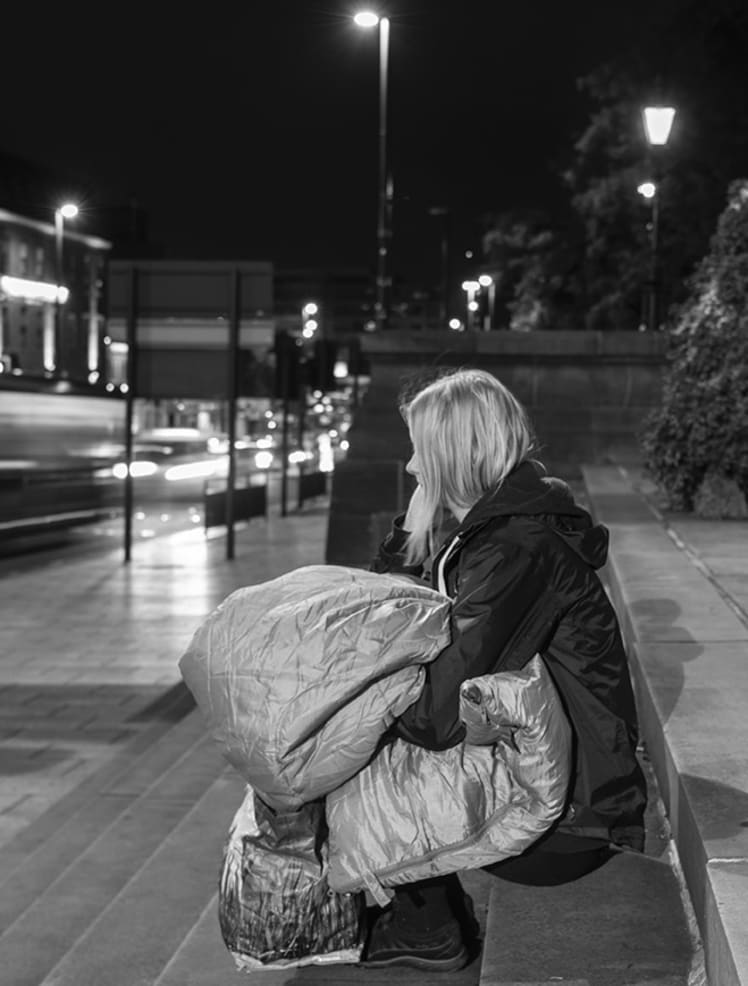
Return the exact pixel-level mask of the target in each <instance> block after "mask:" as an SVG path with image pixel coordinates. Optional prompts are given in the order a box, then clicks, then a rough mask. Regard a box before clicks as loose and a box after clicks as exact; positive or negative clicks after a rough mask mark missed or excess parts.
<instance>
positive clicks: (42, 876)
mask: <svg viewBox="0 0 748 986" xmlns="http://www.w3.org/2000/svg"><path fill="white" fill-rule="evenodd" d="M204 743H205V726H204V723H203V721H202V718H201V716H200V715H199V713H197V712H193V713H191V714H190V715H188V716H187V717H186V718H185V719H184V720H182V722H180V723H178V724H177V725H175V726H172V728H171V729H169V730H164V728H163V726H161V727H160V728H158V729H155V730H152V731H149V732H148V733H147V734H144V735H142V736H140V737H138V739H137V741H136V742H135V743H134V744H132V745H131V746H130V747H129V748H128V749H126V750H124V751H122V752H121V753H120V754H118V755H117V757H116V758H115V759H114V760H113V761H112V763H111V764H109V765H108V766H106V767H103V768H101V769H100V770H98V771H97V772H96V773H95V774H94V775H92V776H91V777H89V778H88V779H87V780H86V781H84V782H83V783H82V784H80V785H79V786H78V787H77V788H76V789H75V790H74V791H72V792H71V793H70V794H69V795H68V796H67V797H66V798H65V799H63V800H62V801H61V802H58V803H57V804H56V805H55V806H54V808H52V809H51V810H50V811H48V812H46V813H45V815H43V816H41V817H40V818H39V819H37V821H36V822H35V823H34V824H32V825H30V826H29V827H28V828H27V829H25V830H24V831H23V832H21V833H19V835H18V836H17V837H16V838H15V839H14V840H13V841H12V842H11V843H9V844H8V845H6V846H4V847H3V850H2V852H0V867H1V870H0V871H1V872H2V874H3V875H2V877H1V878H0V935H1V933H2V932H3V931H4V930H5V929H6V928H8V926H9V925H10V924H12V923H13V921H15V920H16V919H17V918H18V917H19V915H21V914H22V913H23V912H24V911H25V910H26V908H28V907H29V906H30V905H31V904H32V903H33V901H34V900H35V899H36V898H37V897H39V896H40V895H41V894H42V893H43V892H44V891H45V890H46V889H47V888H48V887H49V886H50V885H51V884H52V883H53V882H54V881H55V880H56V879H57V878H58V877H59V876H60V875H61V874H62V873H63V872H64V871H65V870H66V869H67V867H68V866H70V865H71V864H72V863H73V862H74V860H75V859H77V858H78V856H79V855H80V854H81V853H82V852H84V851H85V850H86V849H87V848H88V847H89V846H91V845H92V843H93V842H95V840H96V839H97V838H98V837H99V836H100V835H101V834H102V832H104V831H105V830H106V829H107V828H108V827H109V826H110V825H112V824H113V823H114V821H115V820H116V819H117V818H118V817H119V816H120V815H122V814H123V813H124V812H126V811H127V810H128V809H129V808H130V806H131V805H132V803H133V802H134V801H135V800H137V799H138V798H139V797H141V796H142V795H144V794H145V793H146V792H148V791H149V789H151V787H152V786H154V785H155V786H156V791H157V788H158V784H159V783H160V782H161V780H162V778H163V777H164V775H165V774H166V773H167V772H168V771H169V770H170V769H171V767H172V766H173V765H174V764H175V763H177V762H178V761H179V760H180V759H184V758H185V755H186V751H191V750H192V749H194V748H195V746H197V745H202V744H204ZM1 942H2V937H0V943H1Z"/></svg>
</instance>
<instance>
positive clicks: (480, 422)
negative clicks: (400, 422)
mask: <svg viewBox="0 0 748 986" xmlns="http://www.w3.org/2000/svg"><path fill="white" fill-rule="evenodd" d="M400 410H401V413H402V414H403V417H404V418H405V420H406V422H407V424H408V428H409V430H410V437H411V441H412V443H413V450H414V452H415V454H416V456H417V459H418V465H419V471H420V484H421V489H422V494H423V497H422V504H423V509H422V511H421V512H420V516H418V517H416V518H415V520H414V522H413V523H412V524H411V526H412V528H413V529H412V530H411V532H410V536H409V538H408V542H407V546H406V562H407V563H408V564H410V565H413V564H416V563H418V562H421V561H423V560H424V559H425V558H426V557H427V555H428V554H429V553H430V551H431V548H432V545H431V538H432V532H433V530H434V528H435V527H436V526H438V525H439V523H441V520H442V515H443V510H444V509H445V508H447V509H451V508H454V507H458V508H463V509H468V510H469V509H470V508H471V507H472V506H473V505H474V504H475V503H477V501H478V500H479V499H480V498H481V497H482V496H483V495H484V494H485V493H487V492H488V491H489V490H491V489H494V488H496V487H498V486H499V485H500V484H501V483H502V482H503V481H504V480H505V479H506V477H507V476H508V475H509V473H510V472H511V471H512V470H513V469H514V468H515V467H516V466H518V465H519V464H520V463H521V462H524V461H525V460H526V459H528V458H530V454H531V452H532V449H533V444H534V440H533V435H532V430H531V427H530V422H529V420H528V417H527V414H526V412H525V410H524V408H523V407H522V405H521V404H520V403H519V401H518V400H517V399H516V397H514V395H513V394H512V393H511V392H510V391H509V390H507V388H506V387H505V386H504V385H503V384H502V383H501V382H500V381H499V380H497V379H496V377H494V376H492V375H491V374H490V373H486V372H485V371H484V370H473V369H461V370H453V371H451V372H449V373H447V374H446V375H444V376H441V377H440V378H438V379H437V380H434V381H433V382H432V383H430V384H429V385H428V386H426V387H425V388H424V389H423V390H421V391H420V392H419V393H417V394H416V395H415V397H413V399H412V400H410V401H409V402H408V403H407V404H404V405H402V406H401V408H400Z"/></svg>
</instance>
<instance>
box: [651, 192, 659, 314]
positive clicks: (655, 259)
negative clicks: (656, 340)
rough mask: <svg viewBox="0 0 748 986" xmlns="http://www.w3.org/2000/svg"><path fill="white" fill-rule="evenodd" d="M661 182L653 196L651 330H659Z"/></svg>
mask: <svg viewBox="0 0 748 986" xmlns="http://www.w3.org/2000/svg"><path fill="white" fill-rule="evenodd" d="M659 227H660V182H659V181H657V182H656V183H655V193H654V196H653V197H652V257H651V261H652V268H651V272H650V286H649V287H650V290H649V319H648V321H649V331H650V332H657V330H658V328H659V325H658V323H659V310H658V309H659V297H658V295H659V280H660V269H659V256H658V253H659V239H660V228H659Z"/></svg>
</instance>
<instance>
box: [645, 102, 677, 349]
mask: <svg viewBox="0 0 748 986" xmlns="http://www.w3.org/2000/svg"><path fill="white" fill-rule="evenodd" d="M642 116H643V118H644V132H645V134H646V136H647V142H648V143H649V146H650V147H651V148H652V149H653V153H652V168H653V180H652V181H651V182H645V183H644V184H645V185H648V186H650V187H653V190H652V191H651V194H649V195H646V193H644V192H642V193H641V194H644V195H645V197H647V198H649V199H651V202H652V229H651V240H650V244H651V247H650V250H651V255H650V274H649V306H648V314H647V328H648V329H649V331H650V332H656V331H657V329H658V328H659V323H660V313H659V306H660V297H659V296H660V257H659V250H660V242H659V241H660V186H661V184H662V180H661V179H662V175H661V168H660V158H659V151H658V150H657V149H658V148H660V147H664V146H665V144H667V142H668V138H669V137H670V130H671V128H672V126H673V120H674V119H675V110H674V109H673V107H672V106H647V107H645V108H644V110H643V111H642ZM642 187H643V186H640V188H642Z"/></svg>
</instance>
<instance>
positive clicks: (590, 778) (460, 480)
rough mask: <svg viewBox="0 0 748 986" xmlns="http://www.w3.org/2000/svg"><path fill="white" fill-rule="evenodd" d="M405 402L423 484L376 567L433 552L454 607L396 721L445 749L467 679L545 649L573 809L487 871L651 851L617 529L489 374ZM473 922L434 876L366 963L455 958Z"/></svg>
mask: <svg viewBox="0 0 748 986" xmlns="http://www.w3.org/2000/svg"><path fill="white" fill-rule="evenodd" d="M402 411H403V415H404V417H405V420H406V421H407V424H408V428H409V431H410V437H411V441H412V445H413V456H412V458H411V459H410V461H409V462H408V465H407V469H408V472H409V473H411V474H412V475H413V476H414V477H415V479H416V481H417V484H418V485H417V487H416V489H415V492H414V493H413V495H412V497H411V500H410V503H409V505H408V509H407V513H406V514H405V516H404V518H403V517H402V516H400V517H398V518H396V519H395V521H394V523H393V529H392V531H391V533H390V534H389V535H388V537H387V538H386V539H385V541H384V542H383V544H382V545H381V547H380V549H379V554H378V556H377V558H376V559H375V561H374V562H373V564H372V569H373V570H374V571H378V572H387V571H393V572H394V571H401V572H408V573H411V574H413V575H421V576H424V575H426V576H428V573H427V571H426V565H427V562H428V560H429V559H431V565H430V579H431V582H432V584H433V586H434V587H435V588H439V589H440V591H442V592H445V593H446V594H447V595H449V596H450V597H451V598H452V600H453V606H452V616H451V623H452V626H451V629H452V642H451V644H450V645H449V646H448V647H447V648H446V649H445V650H444V651H442V653H441V654H440V655H439V656H438V657H437V659H436V660H435V661H434V662H433V663H431V664H430V665H428V666H427V670H426V683H425V686H424V689H423V692H422V693H421V695H420V697H419V699H418V700H417V701H416V702H415V703H414V704H413V705H412V706H411V707H410V708H409V709H408V710H407V711H406V712H405V714H404V715H403V716H402V717H401V718H400V719H399V720H398V721H397V723H396V724H395V726H394V727H393V729H394V732H395V734H396V735H397V736H400V737H402V738H403V739H405V740H408V741H410V742H411V743H416V744H418V745H419V746H423V747H427V748H428V749H432V750H443V749H446V748H448V747H451V746H454V745H456V744H457V743H459V742H460V741H461V740H462V739H463V736H464V727H463V725H462V724H461V722H460V720H459V716H458V712H459V688H460V684H461V683H462V682H463V681H465V680H466V679H467V678H472V677H476V676H478V675H483V674H488V673H493V672H497V671H502V670H514V669H518V668H521V667H523V666H524V664H525V663H526V662H527V661H529V660H530V659H531V658H532V656H533V655H534V654H535V653H540V654H542V656H543V659H544V661H545V663H546V666H547V668H548V670H549V672H550V674H551V676H552V678H553V680H554V683H555V685H556V688H557V690H558V693H559V695H560V697H561V700H562V702H563V704H564V708H565V710H566V713H567V715H568V717H569V721H570V723H571V726H572V732H573V738H574V758H575V763H574V770H573V781H572V783H571V785H570V790H569V794H568V807H567V811H566V814H565V815H564V817H563V818H562V819H561V820H560V822H559V823H557V824H556V825H555V826H554V828H553V829H552V830H551V832H550V833H548V834H547V835H546V836H543V837H542V838H541V839H540V840H539V841H538V842H537V843H535V844H534V845H533V846H532V847H531V848H530V849H529V850H528V851H526V852H525V853H523V854H522V856H519V857H515V858H513V859H509V860H506V861H504V862H501V863H498V864H496V865H495V866H492V867H490V868H489V870H490V872H492V873H495V874H496V875H498V876H504V877H505V878H506V879H510V880H517V881H519V882H524V883H530V884H553V883H563V882H567V881H568V880H572V879H576V878H577V877H579V876H581V875H583V874H584V873H587V872H590V871H591V870H592V869H595V868H596V867H598V866H600V865H602V863H604V862H605V861H606V860H607V859H608V858H610V856H611V855H612V849H611V847H615V846H621V847H629V848H633V849H638V850H641V849H642V847H643V842H644V826H643V815H644V808H645V803H646V785H645V780H644V776H643V773H642V770H641V768H640V766H639V764H638V762H637V760H636V755H635V750H636V743H637V723H636V710H635V706H634V696H633V692H632V687H631V681H630V678H629V671H628V665H627V660H626V654H625V651H624V648H623V643H622V640H621V635H620V631H619V626H618V621H617V619H616V615H615V612H614V610H613V607H612V606H611V604H610V601H609V600H608V597H607V595H606V593H605V590H604V589H603V586H602V584H601V582H600V579H599V578H598V576H597V574H596V569H599V568H600V567H601V566H602V565H603V564H604V563H605V560H606V556H607V548H608V532H607V529H606V528H604V527H603V526H602V525H595V524H593V523H592V521H591V518H590V515H589V514H588V513H587V511H586V510H584V509H582V508H581V507H579V506H578V505H577V504H576V503H575V502H574V498H573V496H572V494H571V492H570V490H569V487H568V486H567V485H566V484H565V483H563V482H562V481H561V480H558V479H553V478H549V477H546V476H545V475H544V470H543V468H542V466H540V464H539V463H537V462H536V461H535V460H534V459H533V458H532V448H533V437H532V433H531V429H530V426H529V423H528V420H527V416H526V414H525V412H524V410H523V408H522V406H521V405H520V404H519V403H518V401H517V400H516V399H515V398H514V396H513V395H512V394H511V393H510V392H509V391H508V390H507V389H506V387H504V386H503V385H502V384H501V383H500V382H499V381H498V380H497V379H496V378H495V377H493V376H492V375H491V374H489V373H486V372H483V371H481V370H473V369H463V370H457V371H452V372H450V373H448V374H446V375H444V376H442V377H441V378H439V379H437V380H435V381H434V382H432V383H431V384H429V385H428V386H426V387H425V388H424V389H423V390H421V391H420V392H419V393H418V394H416V396H415V397H414V398H413V399H412V400H411V401H410V402H409V403H408V404H407V405H405V406H404V407H403V408H402ZM445 523H446V526H447V527H449V526H451V531H450V533H449V534H448V535H447V536H446V538H444V539H443V543H442V544H441V546H440V547H439V546H438V545H437V544H435V540H436V539H435V535H434V532H435V531H436V530H439V529H441V530H442V531H444V530H445ZM434 548H438V550H436V551H434ZM471 925H472V927H471ZM474 933H475V922H474V920H473V921H471V920H470V916H469V915H468V914H467V913H466V910H465V896H464V894H463V893H462V889H461V887H460V884H459V881H458V880H457V877H456V876H454V875H452V876H450V877H445V878H435V879H431V880H423V881H420V882H419V883H418V884H411V885H409V886H407V887H400V888H397V890H396V894H395V899H394V902H393V904H392V906H391V907H390V908H388V909H387V910H386V911H384V912H383V913H381V914H380V915H379V916H378V918H377V920H376V921H375V923H374V925H373V927H372V929H371V933H370V936H369V942H368V946H367V953H366V962H367V964H369V965H374V966H389V965H397V964H404V965H411V966H415V967H418V968H423V969H429V970H432V971H438V970H443V971H452V970H454V969H459V968H461V967H462V966H463V965H465V964H466V963H467V961H469V958H470V941H469V938H470V937H471V934H474Z"/></svg>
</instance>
